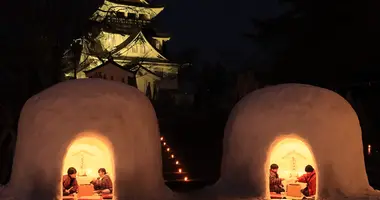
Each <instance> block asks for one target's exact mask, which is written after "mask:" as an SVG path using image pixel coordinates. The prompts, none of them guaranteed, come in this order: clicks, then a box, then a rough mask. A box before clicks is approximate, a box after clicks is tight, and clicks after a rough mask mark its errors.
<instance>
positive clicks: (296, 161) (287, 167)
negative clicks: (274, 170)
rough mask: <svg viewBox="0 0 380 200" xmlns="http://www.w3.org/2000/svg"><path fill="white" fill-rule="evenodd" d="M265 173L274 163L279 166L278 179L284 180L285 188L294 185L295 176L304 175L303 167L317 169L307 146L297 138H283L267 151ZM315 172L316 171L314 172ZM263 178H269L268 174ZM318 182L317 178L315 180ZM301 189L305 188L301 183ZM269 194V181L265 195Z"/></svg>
mask: <svg viewBox="0 0 380 200" xmlns="http://www.w3.org/2000/svg"><path fill="white" fill-rule="evenodd" d="M267 155H268V157H267V162H266V164H265V173H266V174H268V173H269V168H270V165H271V164H273V163H275V164H277V165H278V166H279V169H278V174H279V176H280V178H285V181H283V184H284V186H285V188H286V186H287V185H288V184H290V183H294V182H295V180H296V177H297V176H301V175H302V174H304V173H305V166H306V165H311V166H313V167H314V169H316V168H317V165H316V162H315V159H314V156H313V154H312V152H311V150H310V149H309V147H308V145H307V144H306V143H304V142H303V141H301V140H300V139H297V137H284V138H280V139H278V140H276V141H275V142H274V143H273V144H272V145H271V148H270V150H269V151H268V154H267ZM316 171H317V170H316ZM265 177H269V174H268V175H266V176H265ZM317 180H318V178H317ZM301 186H302V188H304V187H306V185H303V184H302V183H301ZM268 194H269V180H267V195H268Z"/></svg>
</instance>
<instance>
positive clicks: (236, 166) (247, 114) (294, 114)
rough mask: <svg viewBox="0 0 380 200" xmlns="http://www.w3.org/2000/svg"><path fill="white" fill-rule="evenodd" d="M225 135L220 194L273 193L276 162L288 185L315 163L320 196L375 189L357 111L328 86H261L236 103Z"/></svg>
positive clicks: (354, 194) (361, 194)
mask: <svg viewBox="0 0 380 200" xmlns="http://www.w3.org/2000/svg"><path fill="white" fill-rule="evenodd" d="M224 137H225V138H224V147H223V158H222V167H221V178H220V180H219V181H218V182H217V183H216V185H215V186H214V189H216V190H217V191H218V195H219V196H230V197H234V198H241V197H258V198H265V199H269V198H273V197H272V196H271V193H270V191H269V169H270V165H271V164H272V163H276V164H278V166H279V170H278V174H279V176H280V178H285V180H284V181H283V184H284V185H285V188H286V184H290V183H287V180H291V177H292V176H293V177H294V176H295V177H297V175H298V176H299V175H302V174H303V173H305V171H304V170H305V166H306V165H312V166H313V167H314V169H315V172H316V177H317V190H316V196H314V197H315V198H317V199H321V198H332V197H334V198H337V197H355V198H356V197H368V195H373V194H376V195H377V193H374V192H375V191H374V190H373V188H372V187H370V186H369V183H368V178H367V174H366V170H365V163H364V155H363V143H362V134H361V128H360V124H359V120H358V117H357V115H356V113H355V111H354V110H353V108H352V107H351V106H350V104H349V103H348V102H347V101H346V100H345V99H344V98H342V97H341V96H339V95H338V94H336V93H334V92H332V91H330V90H327V89H323V88H319V87H315V86H310V85H303V84H283V85H277V86H271V87H266V88H263V89H260V90H257V91H255V92H253V93H251V94H249V95H247V96H246V97H245V98H243V99H242V100H241V101H240V102H239V103H238V104H237V105H236V106H235V108H234V109H233V111H232V112H231V114H230V117H229V120H228V122H227V125H226V129H225V136H224ZM303 187H304V186H303ZM280 198H284V197H280ZM301 198H302V197H301Z"/></svg>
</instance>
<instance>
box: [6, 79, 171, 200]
mask: <svg viewBox="0 0 380 200" xmlns="http://www.w3.org/2000/svg"><path fill="white" fill-rule="evenodd" d="M83 136H85V137H90V138H97V139H98V140H100V141H103V143H104V145H106V146H107V147H108V150H109V152H111V155H110V156H111V157H113V159H111V160H113V162H114V163H112V164H111V165H112V167H110V168H113V169H108V170H110V171H113V172H111V173H113V174H111V175H110V176H111V177H114V180H113V182H114V196H117V199H121V200H122V199H168V197H169V196H170V195H171V193H170V190H169V189H168V188H167V187H166V186H165V184H164V180H163V176H162V162H161V148H160V142H159V141H160V135H159V130H158V123H157V119H156V115H155V112H154V110H153V107H152V105H151V104H150V102H149V100H148V99H147V98H146V97H145V96H144V95H143V94H142V93H141V92H140V91H138V90H137V89H135V88H133V87H129V86H127V85H125V84H121V83H118V82H114V81H105V80H100V79H86V80H71V81H66V82H63V83H60V84H57V85H55V86H53V87H51V88H49V89H47V90H45V91H43V92H41V93H40V94H37V95H35V96H33V97H32V98H30V99H29V100H28V101H27V102H26V104H25V106H24V108H23V110H22V113H21V117H20V121H19V128H18V137H17V144H16V153H15V157H14V165H13V170H12V176H11V180H10V184H9V188H7V191H8V192H7V193H8V194H10V195H12V196H14V197H16V199H22V200H28V199H35V198H36V195H37V196H38V199H42V200H45V199H46V200H51V199H55V198H56V196H57V194H59V193H60V187H57V186H61V177H62V171H66V170H67V169H62V167H63V160H64V157H65V155H66V152H67V151H68V148H69V146H70V145H71V144H72V143H73V142H74V141H75V140H77V139H78V138H82V137H83ZM92 153H94V152H92ZM112 154H113V155H112ZM99 161H100V162H106V160H99ZM111 165H109V166H111ZM94 170H95V173H96V174H97V168H96V169H94Z"/></svg>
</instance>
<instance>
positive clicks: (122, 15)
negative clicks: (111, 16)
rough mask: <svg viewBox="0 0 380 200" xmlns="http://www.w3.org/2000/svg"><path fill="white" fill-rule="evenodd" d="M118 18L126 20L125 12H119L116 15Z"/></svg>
mask: <svg viewBox="0 0 380 200" xmlns="http://www.w3.org/2000/svg"><path fill="white" fill-rule="evenodd" d="M116 17H118V18H124V17H125V15H124V13H123V12H117V13H116Z"/></svg>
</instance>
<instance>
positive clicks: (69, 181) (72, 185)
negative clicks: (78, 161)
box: [62, 167, 79, 196]
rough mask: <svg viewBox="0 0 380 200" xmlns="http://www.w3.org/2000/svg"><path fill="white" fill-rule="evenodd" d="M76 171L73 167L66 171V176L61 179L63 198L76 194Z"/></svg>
mask: <svg viewBox="0 0 380 200" xmlns="http://www.w3.org/2000/svg"><path fill="white" fill-rule="evenodd" d="M76 177H77V170H76V169H75V168H74V167H70V168H69V169H68V170H67V175H64V176H63V177H62V189H63V196H69V195H72V194H74V193H78V188H79V186H78V182H77V179H76Z"/></svg>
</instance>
